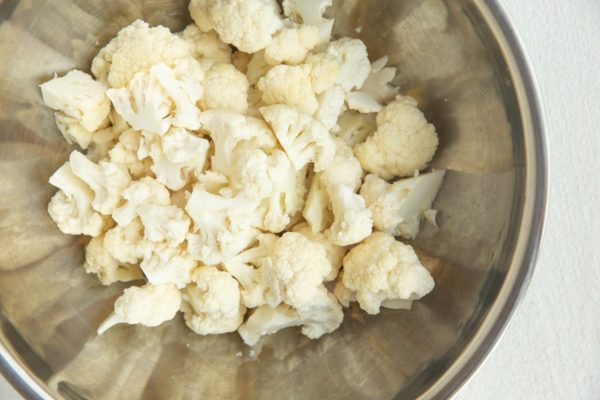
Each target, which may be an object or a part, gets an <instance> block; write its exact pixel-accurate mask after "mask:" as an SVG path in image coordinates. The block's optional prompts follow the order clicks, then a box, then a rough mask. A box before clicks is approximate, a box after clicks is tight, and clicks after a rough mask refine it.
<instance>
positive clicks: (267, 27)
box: [190, 0, 283, 53]
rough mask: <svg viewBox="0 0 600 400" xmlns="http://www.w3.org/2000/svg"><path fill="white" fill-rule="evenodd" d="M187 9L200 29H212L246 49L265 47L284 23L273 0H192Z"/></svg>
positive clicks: (252, 51) (252, 50)
mask: <svg viewBox="0 0 600 400" xmlns="http://www.w3.org/2000/svg"><path fill="white" fill-rule="evenodd" d="M190 13H191V14H192V18H193V19H194V21H196V23H197V24H198V26H199V27H200V29H202V30H209V29H210V28H212V29H214V30H215V31H216V32H217V33H218V34H219V37H220V38H221V40H222V41H224V42H225V43H229V44H232V45H233V46H235V47H236V48H238V49H240V50H241V51H245V52H246V53H255V52H257V51H259V50H261V49H264V48H265V46H267V45H268V44H269V43H270V42H271V40H272V36H273V34H274V33H275V32H277V31H278V30H279V29H281V28H282V27H283V22H282V21H281V18H280V16H279V6H278V5H277V2H275V1H274V0H229V1H220V0H205V1H202V0H201V1H192V2H191V3H190Z"/></svg>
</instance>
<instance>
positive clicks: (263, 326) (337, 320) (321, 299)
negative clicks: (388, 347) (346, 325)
mask: <svg viewBox="0 0 600 400" xmlns="http://www.w3.org/2000/svg"><path fill="white" fill-rule="evenodd" d="M343 319H344V313H343V311H342V307H341V306H340V304H339V303H338V302H337V300H336V299H335V297H334V296H333V295H331V294H329V293H327V291H326V290H321V291H319V292H318V295H317V296H315V298H314V299H313V301H312V302H311V303H310V304H309V305H308V306H306V307H303V308H300V309H294V308H292V307H290V306H288V305H286V304H280V305H278V306H277V307H275V308H272V307H271V306H269V305H262V306H260V307H258V308H257V309H256V310H255V311H254V312H253V313H252V315H250V317H249V318H248V319H247V320H246V322H245V323H244V324H243V325H242V326H240V327H239V329H238V333H239V334H240V336H241V337H242V339H243V340H244V343H246V344H247V345H248V346H254V345H256V344H257V343H258V341H259V340H260V338H261V336H265V335H271V334H273V333H275V332H277V331H279V330H281V329H285V328H289V327H293V326H302V333H303V334H304V335H305V336H307V337H309V338H311V339H318V338H319V337H321V336H323V335H324V334H327V333H330V332H333V331H334V330H336V329H337V328H339V326H340V325H341V323H342V320H343Z"/></svg>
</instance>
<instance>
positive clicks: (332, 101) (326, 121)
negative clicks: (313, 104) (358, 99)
mask: <svg viewBox="0 0 600 400" xmlns="http://www.w3.org/2000/svg"><path fill="white" fill-rule="evenodd" d="M318 101H319V108H317V111H316V112H315V118H316V119H318V120H319V121H321V122H322V123H323V125H325V126H326V127H327V129H329V130H330V131H331V130H337V129H338V127H337V121H338V118H339V117H340V114H341V113H342V111H343V109H344V101H345V93H344V89H342V87H341V86H338V85H336V86H333V87H332V88H330V89H327V90H326V91H324V92H323V93H321V94H320V95H319V96H318Z"/></svg>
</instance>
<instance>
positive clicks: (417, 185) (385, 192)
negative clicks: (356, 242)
mask: <svg viewBox="0 0 600 400" xmlns="http://www.w3.org/2000/svg"><path fill="white" fill-rule="evenodd" d="M445 173H446V172H445V171H436V172H432V173H428V174H422V175H419V176H416V177H414V178H409V179H401V180H399V181H396V182H395V183H393V184H389V183H387V182H386V181H384V180H383V179H380V178H378V177H377V176H376V175H367V177H366V178H365V183H364V184H363V186H362V188H361V190H360V194H361V196H363V197H364V199H365V201H366V204H367V207H369V209H370V210H371V212H372V214H373V224H374V225H375V228H376V229H377V230H379V231H382V232H387V233H389V234H390V235H394V236H402V237H403V238H405V239H414V238H415V236H416V235H417V233H418V232H419V223H420V220H421V218H422V217H423V216H424V213H425V212H426V211H427V210H429V209H431V204H432V203H433V200H434V199H435V196H436V195H437V193H438V190H439V188H440V186H441V184H442V181H443V179H444V175H445Z"/></svg>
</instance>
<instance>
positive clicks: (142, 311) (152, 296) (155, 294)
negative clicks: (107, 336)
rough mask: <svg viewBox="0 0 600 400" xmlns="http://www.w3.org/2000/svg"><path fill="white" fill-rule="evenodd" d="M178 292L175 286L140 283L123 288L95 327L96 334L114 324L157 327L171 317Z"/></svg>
mask: <svg viewBox="0 0 600 400" xmlns="http://www.w3.org/2000/svg"><path fill="white" fill-rule="evenodd" d="M180 306H181V293H180V292H179V290H178V289H177V287H176V286H175V285H172V284H168V285H156V286H154V285H144V286H141V287H136V286H133V287H130V288H127V289H125V291H124V292H123V294H122V295H121V297H119V298H118V299H117V301H115V307H114V311H113V313H112V314H111V315H110V316H109V317H108V318H107V319H106V320H104V322H102V324H100V327H98V335H101V334H102V333H104V332H105V331H106V330H108V329H110V328H112V327H113V326H115V325H117V324H131V325H133V324H140V325H144V326H149V327H152V326H158V325H160V324H162V323H163V322H165V321H169V320H171V319H173V318H174V317H175V315H176V314H177V312H178V311H179V308H180Z"/></svg>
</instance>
